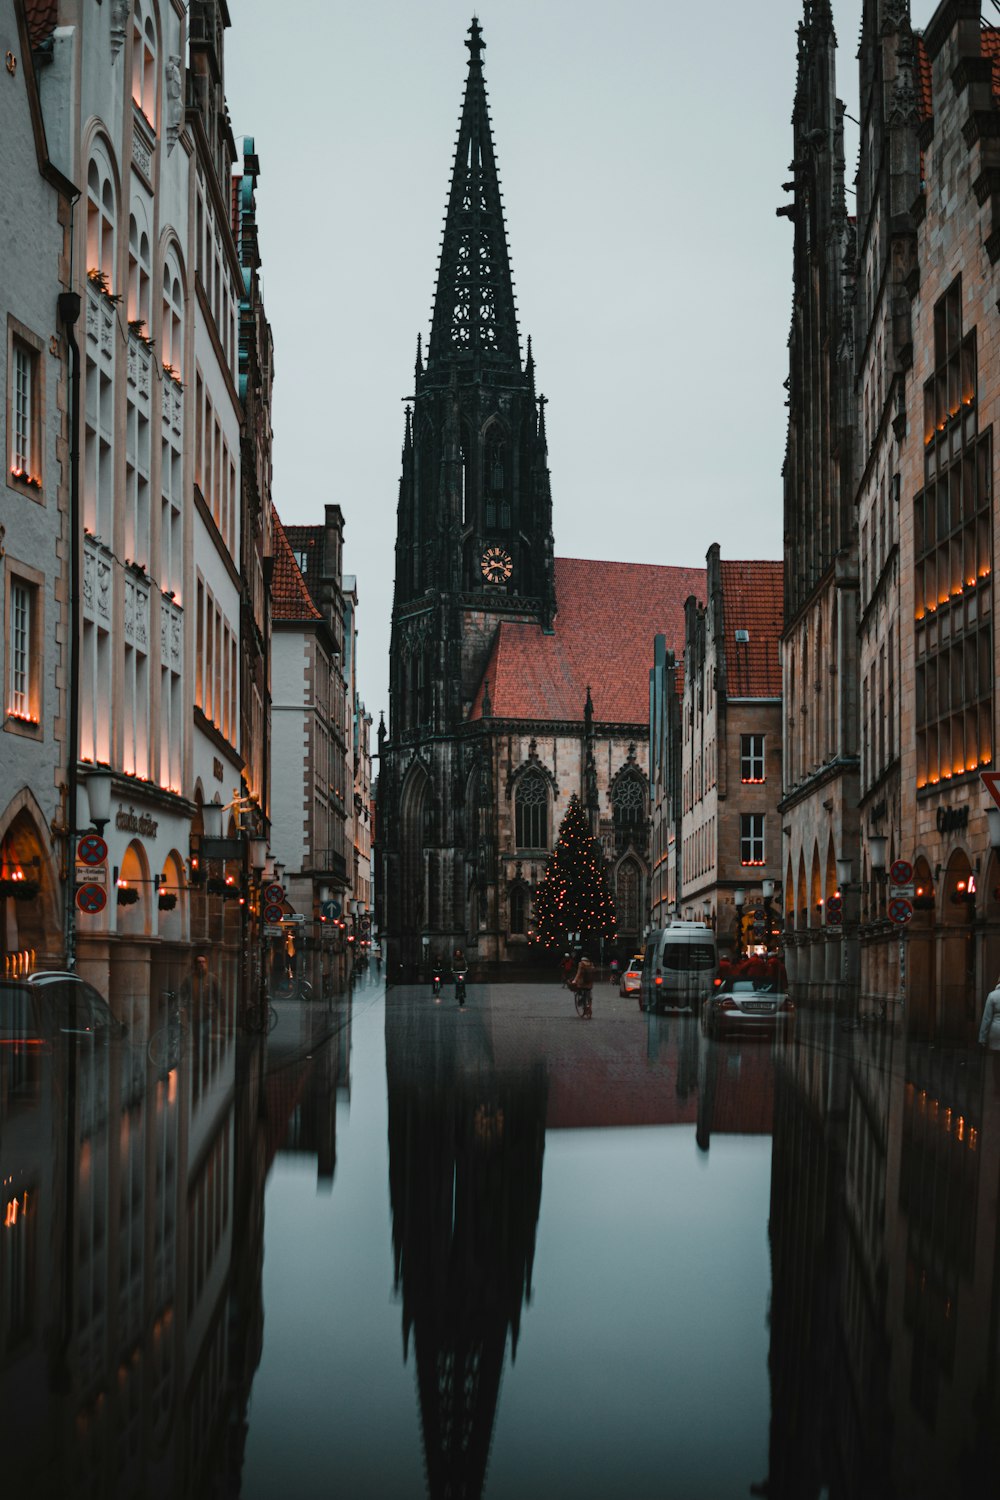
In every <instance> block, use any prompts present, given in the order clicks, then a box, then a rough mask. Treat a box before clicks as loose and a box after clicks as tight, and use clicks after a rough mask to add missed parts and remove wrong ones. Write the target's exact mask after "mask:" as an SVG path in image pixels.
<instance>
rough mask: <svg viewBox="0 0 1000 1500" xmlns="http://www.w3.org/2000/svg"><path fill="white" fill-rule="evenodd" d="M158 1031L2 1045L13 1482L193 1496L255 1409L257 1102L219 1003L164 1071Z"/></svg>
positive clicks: (8, 1456)
mask: <svg viewBox="0 0 1000 1500" xmlns="http://www.w3.org/2000/svg"><path fill="white" fill-rule="evenodd" d="M145 1040H146V1039H145V1034H144V1033H143V1034H140V1036H139V1037H138V1038H135V1037H131V1038H129V1039H127V1040H126V1042H125V1043H124V1044H123V1045H122V1046H121V1047H109V1048H104V1047H100V1046H95V1045H91V1044H89V1043H87V1044H80V1045H70V1046H61V1047H57V1048H56V1050H55V1051H54V1052H53V1053H52V1054H51V1055H35V1056H28V1057H25V1056H24V1055H23V1054H21V1053H18V1052H16V1051H13V1050H12V1049H9V1048H4V1049H0V1184H2V1192H0V1200H2V1201H0V1222H2V1224H3V1226H4V1227H3V1228H0V1412H2V1413H3V1425H4V1428H5V1429H7V1428H8V1424H9V1430H10V1431H12V1432H16V1434H17V1441H16V1442H15V1443H10V1444H7V1445H5V1456H4V1480H5V1487H6V1486H7V1485H9V1486H10V1488H11V1492H12V1493H16V1492H18V1491H19V1492H20V1493H23V1494H31V1495H39V1496H48V1495H53V1496H55V1495H58V1496H59V1497H63V1496H74V1495H85V1494H86V1495H90V1494H100V1495H102V1496H104V1495H107V1496H116V1495H126V1494H128V1495H132V1494H140V1493H141V1494H143V1495H148V1496H159V1495H163V1496H167V1495H170V1496H173V1495H178V1496H179V1495H189V1494H195V1493H200V1492H202V1490H203V1489H204V1487H205V1485H206V1484H207V1483H208V1482H209V1480H210V1478H211V1477H212V1476H213V1475H218V1474H219V1472H220V1470H221V1467H222V1466H223V1465H225V1464H226V1463H227V1462H228V1461H229V1458H228V1456H227V1448H226V1444H227V1428H228V1426H229V1425H230V1422H231V1421H232V1422H234V1423H235V1422H238V1420H239V1416H240V1413H241V1412H242V1410H243V1409H244V1407H245V1404H246V1398H247V1394H248V1391H249V1379H250V1377H251V1376H252V1371H253V1368H254V1367H255V1365H256V1362H257V1358H258V1357H259V1330H260V1316H259V1304H260V1290H259V1276H260V1265H261V1251H260V1245H259V1241H260V1236H261V1232H262V1217H263V1158H262V1154H261V1153H260V1151H259V1149H258V1147H257V1144H256V1141H257V1140H258V1139H259V1129H258V1128H257V1118H256V1116H257V1109H256V1104H255V1103H254V1101H253V1098H252V1091H251V1098H250V1100H249V1101H248V1098H247V1091H246V1090H243V1089H241V1090H240V1091H239V1093H237V1092H235V1090H234V1082H235V1052H236V1049H235V1040H234V1031H233V1025H232V1023H231V1021H230V1020H229V1019H227V1015H226V1013H225V1012H223V1014H222V1016H221V1018H220V1020H219V1022H218V1025H217V1027H216V1034H215V1035H212V1034H210V1033H209V1031H208V1029H207V1028H206V1030H205V1033H204V1035H203V1036H200V1037H196V1036H192V1041H191V1047H190V1050H189V1052H188V1053H187V1054H186V1055H185V1056H184V1057H183V1059H182V1061H181V1063H180V1065H179V1066H178V1067H176V1068H174V1069H171V1070H170V1071H160V1070H157V1069H156V1068H154V1067H153V1066H152V1065H151V1064H150V1063H149V1061H148V1058H147V1053H146V1046H145ZM237 1172H239V1173H240V1174H241V1178H242V1181H241V1186H240V1191H239V1192H238V1193H236V1192H235V1178H236V1174H237ZM237 1210H238V1219H237ZM237 1229H238V1237H237V1234H236V1231H237ZM255 1237H256V1240H255ZM255 1244H256V1248H255ZM234 1262H235V1268H236V1269H235V1271H234ZM247 1265H249V1266H250V1268H251V1269H250V1274H249V1277H247V1276H246V1275H244V1276H243V1279H242V1283H240V1284H239V1291H240V1296H239V1297H238V1298H236V1297H234V1298H230V1297H229V1295H228V1293H229V1290H230V1285H231V1283H232V1284H237V1283H238V1282H239V1277H240V1273H241V1269H243V1268H245V1267H246V1266H247ZM254 1277H256V1286H255V1285H254ZM237 1456H238V1455H237Z"/></svg>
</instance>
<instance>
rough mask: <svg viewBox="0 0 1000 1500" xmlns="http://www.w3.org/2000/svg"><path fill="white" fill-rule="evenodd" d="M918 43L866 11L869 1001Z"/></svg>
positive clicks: (886, 761)
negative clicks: (874, 846) (873, 843)
mask: <svg viewBox="0 0 1000 1500" xmlns="http://www.w3.org/2000/svg"><path fill="white" fill-rule="evenodd" d="M920 45H921V44H919V43H918V41H917V39H916V38H915V37H914V35H913V32H912V29H911V27H910V24H909V16H908V7H907V6H905V5H899V4H892V3H889V4H886V3H882V4H878V3H874V0H873V3H869V4H867V5H866V7H865V11H864V16H863V20H862V34H861V47H860V51H859V54H858V57H859V64H860V80H859V81H860V88H861V93H860V98H861V144H860V153H859V158H858V174H857V178H856V185H857V236H858V247H857V250H858V277H857V288H856V298H855V360H856V366H855V367H856V376H855V381H856V401H857V421H856V432H857V447H858V492H857V523H858V542H859V551H858V559H859V576H858V586H859V599H858V608H859V616H858V676H859V692H860V697H859V707H860V744H859V750H860V802H859V812H860V819H861V822H860V828H859V833H860V846H859V848H858V849H857V850H856V851H855V852H856V858H857V865H858V870H859V875H860V881H861V902H860V920H861V930H860V939H861V952H860V958H861V968H860V985H861V994H862V996H863V997H869V996H879V997H881V996H884V995H892V996H898V995H899V993H900V977H901V976H900V968H899V935H898V929H895V928H894V926H893V924H892V922H891V921H890V920H889V917H888V913H887V898H888V891H889V886H888V883H887V881H886V879H885V877H884V875H880V874H879V873H878V872H876V871H875V870H873V868H872V859H871V839H872V837H874V838H875V840H876V844H877V845H878V842H879V841H880V840H884V841H885V843H884V845H883V846H882V851H881V852H882V854H883V857H884V858H885V861H886V863H887V864H888V865H889V866H891V865H892V863H893V862H894V860H896V859H897V858H899V857H901V856H902V854H903V852H904V851H903V846H902V842H901V824H900V787H899V765H900V760H899V756H900V738H899V736H900V717H901V715H900V701H899V697H900V674H899V665H900V633H901V630H902V628H903V614H902V611H903V609H904V608H905V607H908V606H904V603H903V596H902V595H901V584H900V554H899V523H900V454H901V445H902V444H903V443H904V442H905V439H906V413H905V383H906V371H907V367H908V362H909V360H910V359H911V358H912V339H913V336H912V328H911V320H910V292H909V287H910V286H911V285H912V280H911V278H912V275H913V272H914V268H915V252H916V230H915V223H914V219H913V217H912V214H911V209H912V206H913V202H914V199H915V197H916V194H917V187H918V182H919V169H920V148H919V144H918V140H917V133H918V125H919V101H920V89H919V80H920V72H921V57H920V52H919V51H918V48H919V47H920Z"/></svg>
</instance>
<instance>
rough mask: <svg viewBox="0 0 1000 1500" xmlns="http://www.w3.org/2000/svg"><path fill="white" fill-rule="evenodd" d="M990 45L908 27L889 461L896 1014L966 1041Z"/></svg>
mask: <svg viewBox="0 0 1000 1500" xmlns="http://www.w3.org/2000/svg"><path fill="white" fill-rule="evenodd" d="M998 54H1000V32H998V29H997V28H996V27H995V26H986V25H984V24H983V17H982V15H981V8H980V6H979V5H978V3H972V0H950V3H942V4H940V5H939V6H938V8H937V10H936V11H935V12H934V15H933V17H932V18H931V21H930V23H929V24H928V26H927V28H926V30H925V32H924V35H923V38H922V45H921V50H920V61H921V63H922V66H921V68H920V71H919V82H920V93H919V105H920V116H921V119H920V125H919V130H918V139H919V145H920V149H921V152H922V158H921V160H922V171H921V174H920V179H919V181H918V184H917V188H918V191H917V193H916V194H915V197H914V200H913V203H912V206H911V211H912V215H913V219H914V222H915V225H916V256H915V266H914V269H913V273H912V275H911V278H910V280H909V282H908V284H907V289H908V291H909V293H910V296H911V299H912V300H911V304H910V318H911V326H912V354H911V356H910V359H911V361H912V363H911V366H910V368H909V370H908V373H907V377H906V390H905V419H906V426H905V435H904V438H903V440H902V441H901V445H900V456H899V470H900V523H899V525H900V578H901V590H900V592H901V617H900V620H901V624H900V630H901V640H900V658H901V660H900V676H899V695H900V711H901V717H900V747H901V757H900V802H901V807H900V823H901V830H902V833H901V850H902V853H903V855H904V856H905V857H906V858H907V859H908V860H909V861H910V862H911V863H912V864H913V866H914V883H915V887H916V891H917V901H916V902H915V906H916V910H915V913H914V919H913V921H912V923H911V924H910V925H909V928H908V930H907V933H906V954H905V956H906V964H907V975H906V986H907V997H908V1005H909V1025H910V1027H911V1029H913V1030H914V1031H915V1033H916V1034H919V1035H926V1036H930V1037H935V1038H936V1037H940V1038H942V1039H948V1040H961V1041H969V1040H971V1039H972V1038H973V1037H974V1036H975V1030H976V1023H977V1020H978V1015H979V1013H980V1011H981V1008H982V997H983V994H984V993H985V991H986V990H987V989H988V988H989V987H990V985H991V984H992V982H993V979H994V978H995V975H996V971H997V967H998V962H1000V900H998V896H997V891H998V889H1000V865H998V862H997V852H996V850H994V849H992V848H991V846H990V837H989V830H988V826H987V819H986V814H985V807H986V805H987V802H988V799H987V797H986V795H985V793H984V790H983V787H982V784H981V782H980V773H981V772H982V771H984V770H989V769H991V768H992V767H993V766H994V765H995V764H996V716H997V702H996V681H997V672H998V658H997V639H996V631H995V627H994V618H995V612H996V605H997V593H996V587H995V583H994V576H995V575H994V567H993V560H994V558H995V556H996V548H997V508H996V505H995V502H994V494H995V481H994V473H995V464H996V456H995V453H994V444H993V427H994V422H995V421H996V420H997V419H998V416H1000V405H998V402H1000V379H998V372H1000V362H998V345H997V341H996V336H995V320H996V302H997V295H998V285H997V282H998V270H997V263H998V260H1000V217H998V214H1000V198H998V197H997V194H996V192H995V180H994V179H995V176H996V171H997V165H998V161H1000V158H998V155H997V144H996V139H995V137H996V135H997V133H998V130H1000V123H998V122H1000V101H998V94H997V89H996V86H995V83H994V70H995V62H996V58H997V56H998ZM911 601H912V610H911V607H910V606H911Z"/></svg>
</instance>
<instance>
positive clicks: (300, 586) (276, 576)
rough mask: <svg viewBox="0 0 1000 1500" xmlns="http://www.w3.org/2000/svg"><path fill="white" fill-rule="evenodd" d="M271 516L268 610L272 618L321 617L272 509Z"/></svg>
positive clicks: (306, 618) (298, 618)
mask: <svg viewBox="0 0 1000 1500" xmlns="http://www.w3.org/2000/svg"><path fill="white" fill-rule="evenodd" d="M272 516H273V520H274V572H273V574H272V576H271V613H272V616H273V618H274V619H275V620H322V618H323V616H322V615H321V614H320V612H319V610H318V609H317V608H316V606H315V604H314V603H313V601H312V598H311V596H310V593H309V590H308V588H307V587H306V581H305V579H304V578H303V577H302V574H301V572H300V571H299V565H298V563H297V562H296V561H295V558H294V556H293V555H292V549H291V547H290V546H289V544H288V537H287V536H286V535H285V528H284V527H283V526H282V524H281V522H280V520H279V519H278V512H277V511H273V512H272Z"/></svg>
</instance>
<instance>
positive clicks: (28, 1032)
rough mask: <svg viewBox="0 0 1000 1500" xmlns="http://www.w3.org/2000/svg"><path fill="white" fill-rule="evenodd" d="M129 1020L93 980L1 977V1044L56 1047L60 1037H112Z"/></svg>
mask: <svg viewBox="0 0 1000 1500" xmlns="http://www.w3.org/2000/svg"><path fill="white" fill-rule="evenodd" d="M125 1031H126V1027H125V1024H124V1022H122V1021H119V1020H118V1018H117V1017H116V1016H115V1014H114V1013H113V1011H112V1010H111V1007H110V1006H109V1005H108V1002H107V1001H106V1000H105V999H104V998H103V997H102V996H101V995H99V994H98V992H97V991H96V990H95V989H94V987H93V985H90V984H87V983H86V981H85V980H82V979H77V978H76V977H75V975H72V974H55V973H49V974H37V975H33V976H32V978H31V979H29V980H27V981H25V980H13V979H8V980H3V981H0V1046H2V1047H14V1048H17V1049H18V1050H20V1049H21V1048H26V1047H44V1046H51V1045H52V1043H53V1042H55V1041H57V1040H58V1039H59V1038H69V1037H78V1038H83V1039H86V1038H91V1039H92V1040H94V1041H113V1040H115V1039H117V1038H118V1037H121V1036H124V1034H125Z"/></svg>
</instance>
